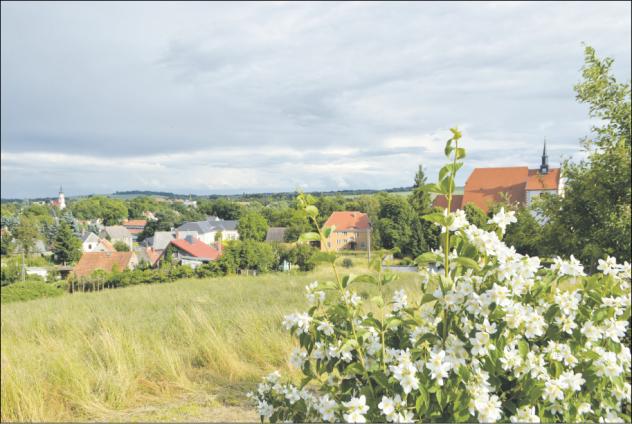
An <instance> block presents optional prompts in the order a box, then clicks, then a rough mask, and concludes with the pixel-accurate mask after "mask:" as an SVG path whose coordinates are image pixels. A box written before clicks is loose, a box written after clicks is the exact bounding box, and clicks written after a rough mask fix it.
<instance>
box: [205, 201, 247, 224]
mask: <svg viewBox="0 0 632 424" xmlns="http://www.w3.org/2000/svg"><path fill="white" fill-rule="evenodd" d="M210 212H211V215H215V216H217V217H219V218H221V219H226V220H236V219H239V217H240V215H241V206H240V205H239V204H237V203H235V202H233V201H231V200H228V199H217V200H215V201H214V202H212V206H211V208H210Z"/></svg>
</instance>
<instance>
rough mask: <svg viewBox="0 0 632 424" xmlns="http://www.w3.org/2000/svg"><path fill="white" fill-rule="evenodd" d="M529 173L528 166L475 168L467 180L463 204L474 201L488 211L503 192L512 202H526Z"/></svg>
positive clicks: (499, 199) (500, 198)
mask: <svg viewBox="0 0 632 424" xmlns="http://www.w3.org/2000/svg"><path fill="white" fill-rule="evenodd" d="M528 174H529V168H527V167H526V166H514V167H507V168H475V169H474V171H472V174H471V175H470V177H469V178H468V179H467V181H466V182H465V190H464V194H463V206H465V205H466V204H468V203H474V204H475V205H476V206H478V207H479V208H481V209H482V210H483V211H484V212H487V210H488V209H489V206H490V205H491V204H492V203H494V202H499V201H501V200H502V197H501V195H500V194H501V193H507V194H508V195H509V199H510V200H511V201H512V202H521V203H524V202H525V201H526V193H525V185H526V182H527V177H528Z"/></svg>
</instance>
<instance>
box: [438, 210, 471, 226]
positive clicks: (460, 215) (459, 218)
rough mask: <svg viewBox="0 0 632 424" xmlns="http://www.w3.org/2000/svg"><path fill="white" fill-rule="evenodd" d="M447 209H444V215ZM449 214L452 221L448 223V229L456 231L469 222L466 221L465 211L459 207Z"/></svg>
mask: <svg viewBox="0 0 632 424" xmlns="http://www.w3.org/2000/svg"><path fill="white" fill-rule="evenodd" d="M447 211H448V210H447V209H444V211H443V213H444V215H447ZM450 216H452V217H453V221H452V224H450V226H449V227H448V230H449V231H457V230H460V229H461V228H464V227H467V226H468V225H469V222H467V216H466V215H465V212H464V211H463V210H461V209H459V210H457V211H456V212H454V213H451V214H450Z"/></svg>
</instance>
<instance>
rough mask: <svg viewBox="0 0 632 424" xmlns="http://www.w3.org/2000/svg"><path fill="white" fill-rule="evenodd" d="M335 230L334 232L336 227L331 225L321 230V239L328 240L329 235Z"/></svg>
mask: <svg viewBox="0 0 632 424" xmlns="http://www.w3.org/2000/svg"><path fill="white" fill-rule="evenodd" d="M335 230H336V226H335V225H332V226H331V227H325V228H324V229H323V237H325V238H329V236H330V235H331V233H332V232H334V231H335Z"/></svg>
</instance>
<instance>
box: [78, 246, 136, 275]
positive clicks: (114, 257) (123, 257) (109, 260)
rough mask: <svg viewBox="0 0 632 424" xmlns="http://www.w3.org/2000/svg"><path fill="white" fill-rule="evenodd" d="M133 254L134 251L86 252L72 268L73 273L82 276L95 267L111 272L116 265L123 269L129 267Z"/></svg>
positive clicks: (91, 271)
mask: <svg viewBox="0 0 632 424" xmlns="http://www.w3.org/2000/svg"><path fill="white" fill-rule="evenodd" d="M133 256H134V252H86V253H84V254H83V255H81V259H79V262H77V265H75V267H74V268H73V273H74V274H75V275H76V276H77V277H84V276H87V275H90V274H92V273H93V272H94V271H96V270H97V269H101V270H103V271H106V272H112V270H113V268H114V267H116V268H117V269H118V270H119V271H123V270H125V269H127V268H128V267H129V264H130V261H131V260H132V257H133Z"/></svg>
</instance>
